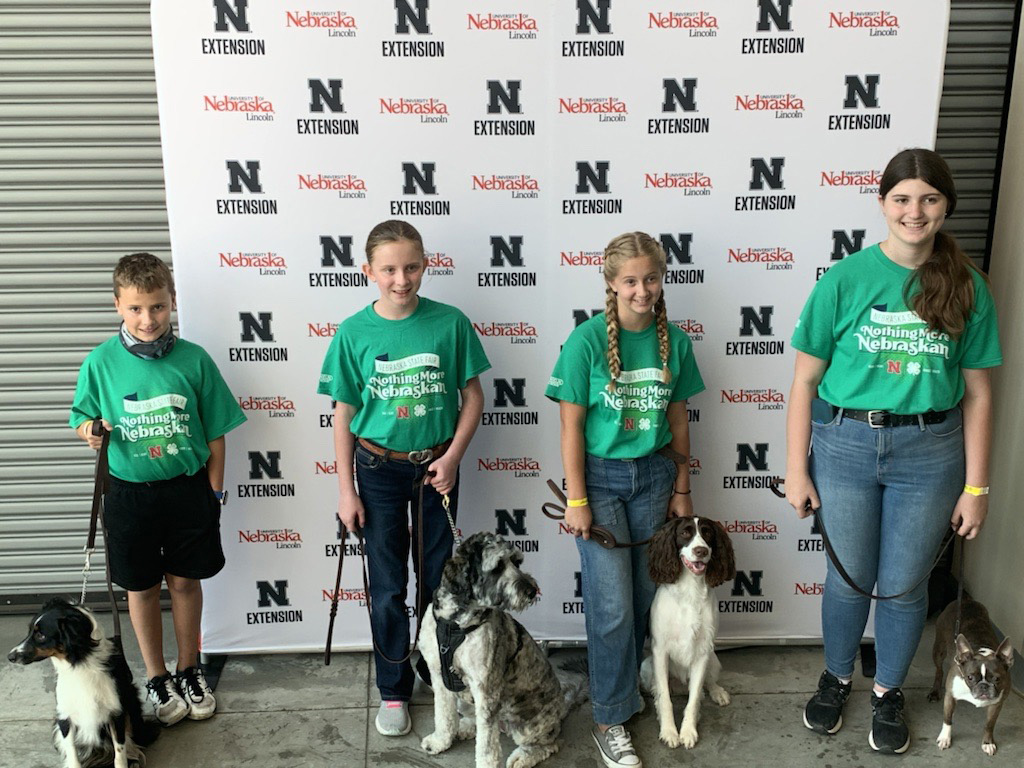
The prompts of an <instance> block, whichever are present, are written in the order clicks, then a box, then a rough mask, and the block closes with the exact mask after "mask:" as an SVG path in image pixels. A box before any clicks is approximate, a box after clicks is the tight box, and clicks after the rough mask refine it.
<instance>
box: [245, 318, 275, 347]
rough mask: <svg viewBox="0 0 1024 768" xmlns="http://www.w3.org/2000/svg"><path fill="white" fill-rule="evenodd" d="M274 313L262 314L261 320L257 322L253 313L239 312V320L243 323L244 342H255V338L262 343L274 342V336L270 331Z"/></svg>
mask: <svg viewBox="0 0 1024 768" xmlns="http://www.w3.org/2000/svg"><path fill="white" fill-rule="evenodd" d="M273 317H274V313H273V312H260V319H259V320H257V319H256V318H255V317H254V316H253V314H252V312H239V313H238V319H239V320H241V321H242V341H255V340H256V339H255V337H254V334H255V336H259V337H260V341H273V340H274V334H273V332H272V331H271V330H270V321H271V320H272V319H273Z"/></svg>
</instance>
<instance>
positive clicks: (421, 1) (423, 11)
mask: <svg viewBox="0 0 1024 768" xmlns="http://www.w3.org/2000/svg"><path fill="white" fill-rule="evenodd" d="M429 7H430V0H416V10H415V11H414V10H413V9H412V8H410V7H409V0H395V12H396V13H397V14H398V19H397V20H396V21H395V32H396V33H397V34H401V35H408V34H409V24H410V23H411V24H412V25H413V27H415V28H416V32H417V34H420V35H429V34H430V24H428V23H427V8H429Z"/></svg>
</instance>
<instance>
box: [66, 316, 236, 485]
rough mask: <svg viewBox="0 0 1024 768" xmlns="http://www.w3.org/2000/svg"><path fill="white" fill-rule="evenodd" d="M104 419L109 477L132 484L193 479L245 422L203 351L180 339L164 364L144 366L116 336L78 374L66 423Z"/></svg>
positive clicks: (74, 425)
mask: <svg viewBox="0 0 1024 768" xmlns="http://www.w3.org/2000/svg"><path fill="white" fill-rule="evenodd" d="M97 418H104V419H106V420H107V421H109V422H110V423H111V424H112V425H113V427H114V431H113V433H111V435H110V448H109V450H108V453H107V455H108V457H109V459H110V474H112V475H113V476H114V477H119V478H121V479H122V480H127V481H128V482H131V483H146V482H153V481H154V480H167V479H168V478H172V477H177V476H178V475H182V474H185V475H194V474H195V473H196V472H197V471H199V469H200V468H201V467H202V466H203V465H204V464H206V460H207V459H208V458H209V457H210V449H209V446H208V443H210V442H211V441H213V440H216V439H217V438H218V437H221V436H223V435H226V434H227V433H228V432H230V431H231V430H232V429H234V428H235V427H237V426H238V425H239V424H241V423H242V422H243V421H245V414H244V413H243V412H242V409H241V408H240V407H239V405H238V401H237V400H235V398H234V396H233V395H232V394H231V390H230V389H228V385H227V384H225V383H224V379H223V378H222V377H221V375H220V371H218V370H217V365H216V364H215V363H214V362H213V360H212V359H210V356H209V355H208V354H207V353H206V350H204V349H203V348H202V347H200V346H199V345H198V344H193V343H192V342H189V341H185V340H184V339H178V340H177V341H176V342H175V344H174V348H173V349H171V351H170V353H169V354H167V355H166V356H165V357H161V358H159V359H157V360H143V359H142V358H141V357H137V356H135V355H133V354H132V353H131V352H129V351H128V350H127V349H125V348H124V346H123V345H122V344H121V340H120V339H119V338H118V337H117V336H115V337H114V338H112V339H108V340H107V341H105V342H103V343H102V344H100V345H99V346H98V347H96V349H94V350H93V351H92V352H90V353H89V355H88V357H86V358H85V361H84V362H83V363H82V367H81V369H80V370H79V371H78V387H77V388H76V389H75V399H74V402H73V403H72V404H71V418H70V419H69V420H68V423H69V424H70V425H71V427H72V428H77V427H78V426H79V425H80V424H81V423H82V422H83V421H86V420H88V419H97Z"/></svg>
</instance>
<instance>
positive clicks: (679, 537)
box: [640, 517, 736, 749]
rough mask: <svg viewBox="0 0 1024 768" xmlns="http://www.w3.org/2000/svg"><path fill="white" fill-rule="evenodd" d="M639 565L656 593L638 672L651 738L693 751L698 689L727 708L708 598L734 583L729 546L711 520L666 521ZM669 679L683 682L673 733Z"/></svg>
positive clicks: (713, 609) (714, 621)
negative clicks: (648, 701)
mask: <svg viewBox="0 0 1024 768" xmlns="http://www.w3.org/2000/svg"><path fill="white" fill-rule="evenodd" d="M647 559H648V570H649V572H650V575H651V580H652V581H653V582H654V583H655V584H657V585H658V591H657V592H656V593H655V595H654V603H653V604H652V605H651V656H650V658H648V659H645V660H644V663H643V665H642V666H641V669H640V680H641V687H642V688H644V689H645V690H648V691H650V692H652V693H653V694H654V707H655V711H656V712H657V714H658V724H659V728H660V730H659V734H658V735H659V738H660V739H661V740H662V741H663V742H664V743H665V744H667V745H668V746H669V747H672V748H675V747H678V746H679V745H680V744H682V745H683V746H684V747H686V748H687V749H690V748H691V747H692V746H693V745H694V744H696V743H697V720H698V716H699V714H700V699H701V695H702V689H703V688H707V691H708V693H709V694H711V698H712V700H713V701H714V702H715V703H716V704H718V705H719V706H723V707H724V706H725V705H727V704H728V703H729V694H728V693H727V692H726V691H725V689H724V688H722V687H721V686H720V685H718V673H719V672H720V671H721V669H722V665H721V664H720V663H719V662H718V657H717V656H716V655H715V635H716V633H717V631H718V609H717V606H716V605H715V602H714V600H713V599H712V594H711V590H712V589H714V588H715V587H717V586H718V585H719V584H722V583H723V582H725V581H728V580H730V579H732V578H734V577H735V576H736V561H735V558H734V556H733V551H732V542H731V541H729V534H728V533H726V531H725V528H724V527H723V526H722V524H721V523H719V522H718V521H716V520H711V519H709V518H706V517H679V518H673V519H672V520H670V521H669V522H667V523H665V525H663V526H662V527H661V529H660V530H659V531H658V532H657V533H656V534H654V536H653V537H651V543H650V544H649V545H648V550H647ZM670 673H671V674H672V675H674V676H675V677H676V678H678V679H679V680H680V681H683V680H686V679H687V678H689V699H688V700H687V702H686V709H685V710H684V712H683V721H682V724H681V725H680V726H679V729H678V730H677V729H676V725H675V717H674V714H673V712H672V700H671V698H670V687H669V674H670Z"/></svg>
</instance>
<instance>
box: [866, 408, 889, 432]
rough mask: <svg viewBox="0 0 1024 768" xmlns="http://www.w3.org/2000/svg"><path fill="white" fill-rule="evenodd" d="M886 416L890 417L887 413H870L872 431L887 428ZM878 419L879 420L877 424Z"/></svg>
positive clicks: (869, 420)
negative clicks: (876, 419)
mask: <svg viewBox="0 0 1024 768" xmlns="http://www.w3.org/2000/svg"><path fill="white" fill-rule="evenodd" d="M886 416H888V413H887V412H886V411H868V426H869V427H871V428H872V429H881V428H882V427H884V426H885V421H886ZM876 417H877V418H878V421H877V423H876V421H875V418H876Z"/></svg>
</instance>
